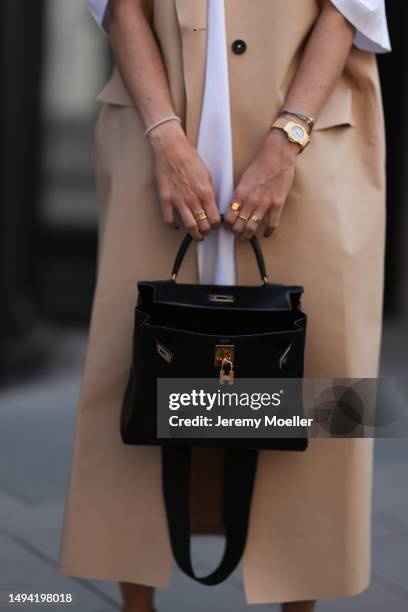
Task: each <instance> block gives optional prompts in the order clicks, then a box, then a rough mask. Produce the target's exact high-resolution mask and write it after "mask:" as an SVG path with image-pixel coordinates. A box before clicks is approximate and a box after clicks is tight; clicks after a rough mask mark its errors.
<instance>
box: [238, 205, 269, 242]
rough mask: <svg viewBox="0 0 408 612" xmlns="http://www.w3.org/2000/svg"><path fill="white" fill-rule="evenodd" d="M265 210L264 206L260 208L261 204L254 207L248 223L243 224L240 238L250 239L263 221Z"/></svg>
mask: <svg viewBox="0 0 408 612" xmlns="http://www.w3.org/2000/svg"><path fill="white" fill-rule="evenodd" d="M265 212H266V210H265V208H262V207H261V206H258V208H255V210H254V212H253V213H252V215H251V216H250V218H249V221H248V223H247V224H246V225H245V229H244V231H243V232H242V234H241V236H240V240H250V239H251V238H252V236H254V235H255V233H256V232H257V230H258V229H259V226H260V225H261V223H262V222H263V219H264V217H265Z"/></svg>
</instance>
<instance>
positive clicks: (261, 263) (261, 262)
mask: <svg viewBox="0 0 408 612" xmlns="http://www.w3.org/2000/svg"><path fill="white" fill-rule="evenodd" d="M192 242H193V238H192V237H191V234H186V235H185V236H184V238H183V241H182V243H181V245H180V247H179V250H178V251H177V255H176V259H175V261H174V265H173V269H172V271H171V279H172V280H173V281H175V280H176V276H177V274H178V272H179V270H180V266H181V264H182V262H183V259H184V257H185V254H186V253H187V249H188V247H189V246H190V244H191V243H192ZM250 242H251V246H252V248H253V250H254V253H255V257H256V262H257V264H258V268H259V273H260V275H261V279H262V282H263V283H264V284H265V285H266V284H267V282H268V276H267V274H266V266H265V259H264V256H263V253H262V249H261V246H260V244H259V242H258V239H257V238H256V236H252V238H251V240H250Z"/></svg>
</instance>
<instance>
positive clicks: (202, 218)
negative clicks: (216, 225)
mask: <svg viewBox="0 0 408 612" xmlns="http://www.w3.org/2000/svg"><path fill="white" fill-rule="evenodd" d="M194 217H195V219H196V221H205V219H208V216H207V213H206V212H205V210H200V212H198V213H195V214H194Z"/></svg>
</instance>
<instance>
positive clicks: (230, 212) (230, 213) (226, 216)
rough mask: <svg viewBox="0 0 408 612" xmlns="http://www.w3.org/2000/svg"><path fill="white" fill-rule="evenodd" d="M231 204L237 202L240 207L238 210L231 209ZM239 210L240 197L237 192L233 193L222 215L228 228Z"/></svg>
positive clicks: (235, 218) (232, 223) (240, 204)
mask: <svg viewBox="0 0 408 612" xmlns="http://www.w3.org/2000/svg"><path fill="white" fill-rule="evenodd" d="M231 204H238V205H239V206H240V207H241V208H240V209H239V210H233V209H232V208H231ZM241 210H242V203H241V198H240V197H239V196H238V194H236V193H235V194H234V195H233V198H232V200H231V203H230V205H229V207H228V209H227V210H226V211H225V213H224V217H223V221H224V223H225V225H226V226H227V227H229V228H230V229H231V228H232V226H233V225H234V223H235V221H236V220H237V218H238V215H239V213H240V211H241Z"/></svg>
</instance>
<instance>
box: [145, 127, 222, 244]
mask: <svg viewBox="0 0 408 612" xmlns="http://www.w3.org/2000/svg"><path fill="white" fill-rule="evenodd" d="M149 140H150V142H151V144H152V147H153V151H154V155H155V161H156V178H157V182H158V187H159V194H160V200H161V205H162V210H163V218H164V222H165V223H167V224H168V225H171V226H173V227H178V225H177V222H176V219H175V215H174V212H175V210H177V211H178V212H179V214H180V217H181V219H182V221H183V223H184V225H185V226H186V228H187V230H188V231H189V232H190V234H191V235H192V237H193V238H194V239H195V240H202V238H203V236H204V235H205V234H207V233H208V232H209V231H210V230H211V229H212V228H213V227H215V226H216V225H218V224H219V223H220V222H221V217H220V214H219V211H218V208H217V204H216V201H215V193H214V186H213V182H212V177H211V174H210V172H209V171H208V168H207V167H206V166H205V164H204V162H203V161H202V159H201V157H200V156H199V155H198V153H197V151H196V150H195V149H194V147H192V146H191V145H190V143H189V142H188V140H187V138H186V136H185V134H184V131H183V129H182V128H181V126H180V125H178V124H177V123H170V122H169V123H164V124H163V125H161V126H158V127H157V128H155V129H154V130H153V131H152V132H151V133H150V135H149ZM202 211H205V213H206V214H207V217H208V218H207V219H205V220H203V221H197V220H196V218H195V215H196V214H197V213H199V212H202Z"/></svg>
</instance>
